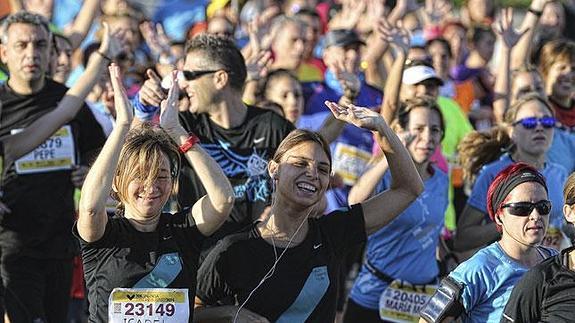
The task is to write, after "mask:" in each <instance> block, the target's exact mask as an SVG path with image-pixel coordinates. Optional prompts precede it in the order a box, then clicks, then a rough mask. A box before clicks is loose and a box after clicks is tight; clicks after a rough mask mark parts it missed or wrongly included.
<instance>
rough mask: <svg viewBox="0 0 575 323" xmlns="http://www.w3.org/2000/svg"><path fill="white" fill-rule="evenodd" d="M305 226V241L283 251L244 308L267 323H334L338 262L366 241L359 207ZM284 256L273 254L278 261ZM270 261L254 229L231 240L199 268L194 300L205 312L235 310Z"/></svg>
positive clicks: (271, 250)
mask: <svg viewBox="0 0 575 323" xmlns="http://www.w3.org/2000/svg"><path fill="white" fill-rule="evenodd" d="M308 221H309V232H308V234H307V236H306V238H305V240H304V241H303V242H302V243H301V244H299V245H297V246H295V247H292V248H290V249H288V250H287V251H286V253H285V254H284V255H283V257H282V258H281V259H280V261H279V263H278V264H277V266H276V268H275V270H274V271H273V275H272V276H271V277H270V278H269V279H267V280H266V281H265V282H264V283H263V284H262V285H261V286H260V287H259V288H258V289H257V290H256V291H255V292H254V293H253V295H252V297H251V298H250V299H249V301H248V302H247V304H246V305H245V308H247V309H249V310H250V311H252V312H255V313H258V314H260V315H262V316H264V317H266V318H267V319H268V320H269V321H270V322H275V321H278V320H280V319H281V320H283V321H286V322H304V321H305V322H333V320H334V318H335V312H336V298H337V289H338V285H339V283H340V282H339V280H338V278H339V267H340V265H341V262H342V261H343V259H344V255H345V253H346V250H348V249H349V248H352V247H353V246H356V245H358V244H360V243H362V242H364V241H365V240H366V233H365V222H364V219H363V212H362V208H361V205H355V206H353V207H352V208H351V209H350V210H340V211H335V212H332V213H330V214H328V215H324V216H323V217H321V218H319V219H309V220H308ZM283 251H284V249H282V248H277V254H278V256H279V255H280V254H281V253H282V252H283ZM274 261H275V255H274V247H273V246H272V245H271V244H269V243H267V242H266V241H265V240H264V239H262V238H261V236H260V235H259V231H258V230H257V229H256V228H255V227H254V228H252V229H251V230H247V231H245V232H240V233H237V234H234V235H230V236H228V237H226V238H224V239H222V240H221V241H220V242H218V244H217V245H216V247H215V248H214V249H213V250H212V252H210V254H209V255H208V257H207V258H206V260H205V261H204V262H203V263H202V266H201V267H200V270H199V271H198V291H197V296H198V297H199V298H200V299H201V300H202V301H203V302H204V303H205V304H207V305H209V306H211V305H240V304H242V303H243V302H244V301H245V300H246V298H247V297H248V295H249V294H250V292H251V291H252V290H253V289H254V288H255V287H256V286H257V285H258V283H259V282H260V281H261V279H262V278H263V277H264V276H265V275H266V273H267V272H268V271H269V270H270V268H271V267H272V265H273V263H274Z"/></svg>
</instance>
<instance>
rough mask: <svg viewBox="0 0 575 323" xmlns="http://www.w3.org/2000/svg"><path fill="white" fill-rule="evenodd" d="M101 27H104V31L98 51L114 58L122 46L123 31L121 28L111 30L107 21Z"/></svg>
mask: <svg viewBox="0 0 575 323" xmlns="http://www.w3.org/2000/svg"><path fill="white" fill-rule="evenodd" d="M102 28H103V29H104V33H103V36H102V42H101V43H100V47H99V48H98V51H99V52H100V53H102V54H104V55H106V56H107V57H109V58H111V59H114V58H115V57H116V56H118V54H120V53H121V52H122V50H123V48H124V42H125V41H124V36H125V32H124V31H122V30H115V31H113V32H112V31H111V30H110V26H109V25H108V23H107V22H104V23H103V24H102Z"/></svg>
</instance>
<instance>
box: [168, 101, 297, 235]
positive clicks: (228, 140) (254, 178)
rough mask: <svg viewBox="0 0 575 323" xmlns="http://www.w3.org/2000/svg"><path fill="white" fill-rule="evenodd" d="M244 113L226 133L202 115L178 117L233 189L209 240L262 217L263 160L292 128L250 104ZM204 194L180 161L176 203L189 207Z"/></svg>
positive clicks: (265, 197) (267, 189) (267, 190)
mask: <svg viewBox="0 0 575 323" xmlns="http://www.w3.org/2000/svg"><path fill="white" fill-rule="evenodd" d="M247 109H248V110H247V115H246V119H245V121H244V122H243V123H242V124H241V125H240V126H238V127H235V128H232V129H224V128H222V127H220V126H218V125H217V124H215V123H213V122H212V121H211V120H210V117H209V115H207V114H199V115H195V114H192V113H190V112H183V113H181V114H180V120H181V122H182V124H183V125H184V128H186V130H187V131H191V132H193V133H194V134H196V135H197V136H198V137H199V138H200V140H201V146H202V148H203V149H205V150H206V151H207V152H208V154H210V156H212V157H213V158H214V159H215V160H216V161H217V162H218V164H219V165H220V167H221V168H222V169H223V171H224V173H225V174H226V177H227V178H228V179H229V180H230V183H231V184H232V187H233V189H234V194H235V198H236V199H235V204H234V208H233V210H232V213H231V215H230V219H229V220H228V221H226V222H225V223H224V225H222V227H221V228H220V229H219V230H218V231H217V232H216V233H214V235H212V237H211V238H212V239H216V240H217V239H219V238H221V237H223V236H225V235H227V234H229V233H231V232H235V231H237V230H239V229H241V228H244V227H245V226H247V225H249V224H251V223H252V221H253V220H255V219H257V218H258V217H259V216H260V215H261V214H262V212H263V210H264V208H265V206H266V205H268V204H269V203H268V202H269V197H270V194H271V186H270V183H269V176H268V173H267V162H268V160H270V159H271V158H272V157H273V154H274V153H275V151H276V149H277V147H278V146H279V144H280V142H281V141H282V140H283V139H284V138H285V137H286V136H287V135H288V133H290V132H291V131H292V130H293V129H294V127H293V125H292V124H291V123H290V122H289V121H287V120H285V119H284V118H282V117H281V116H279V115H278V114H276V113H274V112H273V111H270V110H265V109H260V108H256V107H251V106H248V108H247ZM205 194H206V191H205V189H204V187H203V186H202V184H201V182H200V180H199V178H198V177H197V175H196V174H195V173H194V170H193V169H192V168H191V167H190V165H189V164H188V163H185V166H184V167H183V169H182V172H181V175H180V180H179V194H178V200H179V203H180V205H182V206H191V205H193V204H194V203H195V202H196V201H197V200H198V199H199V198H201V197H202V196H204V195H205Z"/></svg>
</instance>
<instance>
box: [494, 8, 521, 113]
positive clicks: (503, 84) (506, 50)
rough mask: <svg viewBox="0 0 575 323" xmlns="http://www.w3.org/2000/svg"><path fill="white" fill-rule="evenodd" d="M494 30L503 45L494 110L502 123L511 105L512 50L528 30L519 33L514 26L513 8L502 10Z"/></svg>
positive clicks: (496, 79)
mask: <svg viewBox="0 0 575 323" xmlns="http://www.w3.org/2000/svg"><path fill="white" fill-rule="evenodd" d="M494 30H495V33H496V35H497V38H498V40H499V43H500V45H501V46H500V47H499V57H500V62H499V66H498V68H497V76H496V78H495V87H494V91H495V99H494V101H493V112H494V114H495V120H496V121H497V123H502V122H503V115H504V114H505V111H506V110H507V108H508V107H509V92H510V90H511V76H510V74H511V71H510V67H509V66H510V63H511V51H512V49H513V47H514V46H515V45H516V44H517V42H518V41H519V39H520V38H521V36H522V35H524V34H525V33H526V32H527V30H523V31H522V32H520V33H519V32H517V31H516V30H515V29H514V28H513V9H511V8H507V9H502V10H501V15H500V17H499V21H498V22H497V24H496V25H495V26H494Z"/></svg>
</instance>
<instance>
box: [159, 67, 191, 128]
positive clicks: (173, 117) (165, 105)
mask: <svg viewBox="0 0 575 323" xmlns="http://www.w3.org/2000/svg"><path fill="white" fill-rule="evenodd" d="M179 94H180V86H179V84H178V72H177V71H173V72H172V87H170V90H169V91H168V97H167V98H166V99H165V100H162V103H161V104H160V107H161V112H160V126H161V127H162V129H164V130H165V131H166V132H167V133H168V134H170V136H171V137H172V138H174V139H177V137H178V136H180V135H185V134H186V130H185V129H184V127H182V125H181V124H180V120H179V119H178V112H179V111H178V96H179Z"/></svg>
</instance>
